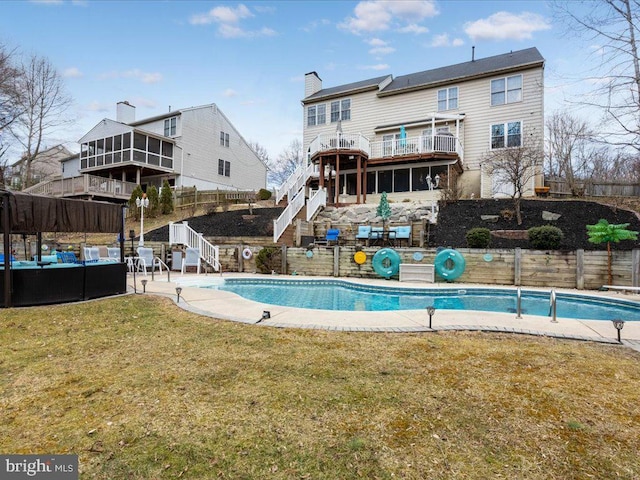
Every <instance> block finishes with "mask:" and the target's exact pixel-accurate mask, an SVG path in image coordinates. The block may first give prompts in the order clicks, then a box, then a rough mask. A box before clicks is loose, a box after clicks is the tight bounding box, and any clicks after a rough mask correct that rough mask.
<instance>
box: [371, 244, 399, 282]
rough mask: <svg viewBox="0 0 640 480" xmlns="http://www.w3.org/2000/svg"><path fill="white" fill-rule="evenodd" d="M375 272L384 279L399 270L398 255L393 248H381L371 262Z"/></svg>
mask: <svg viewBox="0 0 640 480" xmlns="http://www.w3.org/2000/svg"><path fill="white" fill-rule="evenodd" d="M371 263H372V265H373V269H374V270H375V272H376V273H377V274H378V275H380V276H381V277H384V278H390V277H392V276H393V275H395V274H396V273H398V270H399V269H400V255H399V254H398V252H396V251H395V250H394V249H393V248H382V249H380V250H378V251H377V252H376V254H375V255H374V256H373V260H372V261H371Z"/></svg>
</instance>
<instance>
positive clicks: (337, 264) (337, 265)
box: [333, 245, 340, 277]
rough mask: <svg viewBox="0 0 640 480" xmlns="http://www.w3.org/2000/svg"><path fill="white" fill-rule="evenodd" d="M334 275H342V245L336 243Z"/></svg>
mask: <svg viewBox="0 0 640 480" xmlns="http://www.w3.org/2000/svg"><path fill="white" fill-rule="evenodd" d="M333 276H334V277H339V276H340V246H339V245H335V246H334V247H333Z"/></svg>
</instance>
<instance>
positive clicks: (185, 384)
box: [0, 295, 640, 479]
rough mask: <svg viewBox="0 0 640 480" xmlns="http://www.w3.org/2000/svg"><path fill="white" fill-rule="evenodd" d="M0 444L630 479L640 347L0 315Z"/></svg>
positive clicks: (167, 315)
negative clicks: (637, 349) (0, 334)
mask: <svg viewBox="0 0 640 480" xmlns="http://www.w3.org/2000/svg"><path fill="white" fill-rule="evenodd" d="M0 328H1V329H2V332H3V334H2V337H1V338H0V348H1V351H2V352H3V354H2V357H1V358H0V374H1V377H0V390H1V400H0V408H1V409H2V417H1V419H0V451H2V452H5V453H77V454H79V456H80V465H81V472H82V478H99V479H114V478H118V479H121V478H131V479H149V478H190V479H200V478H202V479H207V478H236V479H256V478H274V479H289V478H314V479H318V478H332V479H333V478H335V479H338V478H339V479H348V478H380V479H387V478H406V479H425V478H429V479H450V478H477V479H480V478H482V479H485V478H527V479H549V478H557V479H578V478H626V479H637V478H639V477H640V460H639V459H638V455H637V452H638V451H639V450H640V414H639V413H638V412H639V409H638V407H637V406H638V403H639V400H640V392H639V390H638V387H637V386H638V384H639V381H640V362H639V361H638V360H640V355H638V353H637V352H633V351H631V350H628V349H625V348H620V347H612V346H604V345H598V344H590V343H578V342H565V341H558V340H553V339H547V338H530V337H523V336H510V335H487V334H467V333H457V334H456V333H447V334H424V335H398V334H379V333H378V334H366V333H361V334H356V333H339V332H325V331H312V330H293V329H292V330H282V329H272V328H268V327H260V326H249V325H242V324H235V323H232V322H225V321H216V320H211V319H209V318H204V317H199V316H196V315H194V314H191V313H188V312H184V311H182V310H180V309H178V308H176V307H175V305H173V304H172V303H171V302H170V301H168V300H166V299H158V298H154V297H150V296H142V295H138V296H128V297H123V298H118V299H109V300H101V301H96V302H90V303H83V304H76V305H66V306H55V307H46V308H25V309H10V310H3V311H2V317H1V319H0Z"/></svg>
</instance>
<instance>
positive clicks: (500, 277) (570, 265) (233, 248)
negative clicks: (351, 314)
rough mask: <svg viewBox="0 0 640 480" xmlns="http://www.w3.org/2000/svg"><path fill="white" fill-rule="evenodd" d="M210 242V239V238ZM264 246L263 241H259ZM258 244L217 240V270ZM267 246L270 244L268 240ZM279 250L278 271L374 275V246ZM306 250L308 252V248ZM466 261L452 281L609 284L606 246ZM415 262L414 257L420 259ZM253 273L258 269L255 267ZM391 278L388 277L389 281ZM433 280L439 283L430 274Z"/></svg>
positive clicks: (621, 269) (627, 260)
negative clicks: (359, 255) (362, 257)
mask: <svg viewBox="0 0 640 480" xmlns="http://www.w3.org/2000/svg"><path fill="white" fill-rule="evenodd" d="M214 243H215V242H214ZM262 245H264V244H262ZM262 245H259V244H256V243H251V244H239V245H219V249H220V250H219V251H220V263H221V264H222V270H223V272H251V273H253V272H256V271H257V269H256V264H255V259H256V256H257V254H258V252H259V251H260V250H261V249H262V248H263V247H262ZM147 246H153V249H154V253H155V254H156V255H159V254H161V253H162V252H165V251H169V248H168V245H167V244H161V243H160V242H154V243H153V244H151V243H149V245H147ZM247 246H250V248H251V250H252V252H253V256H252V258H250V259H244V258H243V257H242V250H243V249H244V248H245V247H247ZM269 246H270V247H273V246H272V245H269ZM277 248H280V249H281V251H282V256H283V262H282V265H281V268H280V269H279V270H277V272H278V273H280V274H284V275H292V274H298V275H309V276H335V277H359V278H380V276H379V275H378V274H377V273H376V272H375V271H374V270H373V267H372V263H371V262H372V258H373V256H374V255H375V253H376V252H377V251H378V250H379V249H378V248H375V247H365V248H362V251H363V252H364V253H365V254H366V256H367V259H366V261H365V263H363V264H362V265H359V264H357V263H356V262H355V260H354V258H353V256H354V254H355V253H356V251H358V250H356V247H355V246H331V247H314V248H313V249H310V250H309V249H307V248H298V247H295V248H291V247H286V246H281V247H277ZM395 250H396V251H397V252H398V254H399V255H400V258H401V263H411V264H433V261H434V259H435V256H436V250H435V249H423V248H398V249H395ZM309 251H310V252H312V254H309V253H308V252H309ZM457 251H458V252H460V253H461V254H462V255H463V256H464V258H465V262H466V268H465V270H464V273H463V274H462V275H461V276H460V277H459V278H458V279H456V280H455V282H453V284H455V283H478V284H484V285H519V286H529V287H546V288H550V287H556V288H576V289H580V290H582V289H586V290H597V289H599V288H601V287H602V286H603V285H607V284H609V280H608V273H607V252H606V251H591V250H589V251H585V250H576V251H570V252H558V251H542V250H528V249H520V248H516V249H487V250H485V249H471V248H460V249H457ZM416 253H420V255H421V256H422V259H421V260H420V261H417V260H415V259H414V258H420V255H416V256H415V257H414V255H415V254H416ZM612 253H613V255H612V274H613V282H612V284H613V285H621V286H635V287H637V286H640V250H632V251H613V252H612ZM258 273H259V272H258ZM393 278H395V279H397V276H396V277H392V280H391V281H394V280H393ZM436 282H445V280H444V279H442V278H440V277H439V276H438V275H436Z"/></svg>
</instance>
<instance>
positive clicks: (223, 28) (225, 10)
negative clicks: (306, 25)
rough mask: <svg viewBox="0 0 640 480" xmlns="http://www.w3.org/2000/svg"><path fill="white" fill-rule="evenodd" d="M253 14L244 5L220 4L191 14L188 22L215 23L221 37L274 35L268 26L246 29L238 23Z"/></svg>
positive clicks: (274, 32) (198, 23)
mask: <svg viewBox="0 0 640 480" xmlns="http://www.w3.org/2000/svg"><path fill="white" fill-rule="evenodd" d="M268 13H269V12H268ZM254 16H255V15H254V14H253V13H251V11H250V10H249V9H248V8H247V7H246V6H245V5H243V4H240V5H238V6H237V7H236V8H232V7H222V6H221V7H215V8H212V9H211V10H209V11H208V12H206V13H201V14H198V15H193V16H192V17H191V18H190V19H189V22H190V23H191V24H192V25H209V24H212V23H215V24H217V25H218V34H219V35H220V36H221V37H223V38H254V37H271V36H274V35H276V31H275V30H273V29H271V28H268V27H263V28H261V29H259V30H247V29H245V28H242V27H241V26H240V25H239V24H240V23H241V21H242V20H245V19H247V18H251V17H254Z"/></svg>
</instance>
